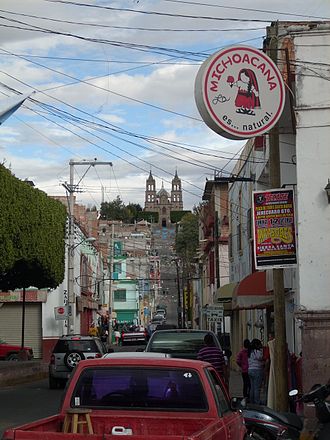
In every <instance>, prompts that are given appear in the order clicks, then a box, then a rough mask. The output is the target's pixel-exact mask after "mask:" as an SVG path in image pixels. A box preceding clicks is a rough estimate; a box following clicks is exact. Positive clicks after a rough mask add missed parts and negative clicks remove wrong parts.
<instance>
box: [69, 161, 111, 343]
mask: <svg viewBox="0 0 330 440" xmlns="http://www.w3.org/2000/svg"><path fill="white" fill-rule="evenodd" d="M69 165H70V183H69V184H68V183H67V182H66V183H64V184H63V186H64V188H65V189H66V190H67V192H68V193H69V200H68V210H69V222H68V223H69V224H68V253H67V257H68V273H67V286H68V329H67V334H69V335H72V334H74V332H75V316H76V295H75V292H74V248H75V245H74V193H75V192H79V190H78V185H79V183H80V181H81V180H82V179H80V181H79V182H78V184H76V185H75V184H74V166H76V165H84V166H86V165H89V167H88V169H87V171H86V172H85V173H84V176H85V175H86V174H87V172H88V170H89V169H90V168H91V167H93V166H95V165H110V166H112V162H100V161H98V160H97V159H94V160H92V161H88V160H83V161H75V160H73V159H70V162H69ZM84 176H83V177H84Z"/></svg>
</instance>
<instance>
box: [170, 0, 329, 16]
mask: <svg viewBox="0 0 330 440" xmlns="http://www.w3.org/2000/svg"><path fill="white" fill-rule="evenodd" d="M162 1H164V2H170V3H179V4H186V5H194V6H206V7H209V8H221V9H230V10H237V11H247V12H261V13H262V14H278V15H286V16H293V17H302V18H317V19H320V20H330V18H328V17H319V16H315V15H304V14H296V13H291V12H282V11H281V12H280V11H270V10H268V9H256V8H242V7H237V6H225V5H214V4H213V5H212V4H210V3H201V2H192V1H185V0H162ZM269 21H270V20H269ZM272 21H273V19H272Z"/></svg>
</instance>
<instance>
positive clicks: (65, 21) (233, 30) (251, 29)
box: [0, 9, 264, 32]
mask: <svg viewBox="0 0 330 440" xmlns="http://www.w3.org/2000/svg"><path fill="white" fill-rule="evenodd" d="M0 12H3V13H5V14H11V15H18V16H20V17H29V18H36V19H38V20H46V21H51V22H55V23H66V24H74V25H79V26H87V27H96V28H106V29H123V30H134V31H150V32H246V28H227V29H219V28H216V29H210V28H203V29H182V28H179V29H174V28H146V27H137V26H116V25H109V24H101V23H91V22H86V21H73V20H64V19H56V18H50V17H44V16H41V15H34V14H23V13H19V12H13V11H8V10H6V9H0ZM263 29H264V28H263V27H258V28H249V29H248V30H249V31H257V30H263Z"/></svg>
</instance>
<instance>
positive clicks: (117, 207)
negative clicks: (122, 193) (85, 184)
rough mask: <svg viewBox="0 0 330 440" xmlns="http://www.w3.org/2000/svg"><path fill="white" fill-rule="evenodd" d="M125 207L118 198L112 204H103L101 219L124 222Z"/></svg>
mask: <svg viewBox="0 0 330 440" xmlns="http://www.w3.org/2000/svg"><path fill="white" fill-rule="evenodd" d="M124 208H125V205H124V203H123V201H122V200H121V198H120V197H119V196H117V197H116V198H115V199H114V200H113V201H112V202H104V203H102V204H101V217H102V218H103V219H106V220H124Z"/></svg>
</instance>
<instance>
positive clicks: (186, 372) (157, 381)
mask: <svg viewBox="0 0 330 440" xmlns="http://www.w3.org/2000/svg"><path fill="white" fill-rule="evenodd" d="M71 406H75V407H88V408H93V407H98V408H99V407H111V408H118V409H120V408H125V409H128V410H130V409H132V410H134V409H136V408H138V407H142V408H143V410H146V411H148V410H157V409H159V410H164V408H166V410H167V411H207V410H208V406H207V400H206V397H205V393H204V389H203V386H202V383H201V381H200V377H199V375H198V374H197V372H196V371H194V370H191V369H189V368H188V369H177V368H176V369H168V368H163V367H159V368H157V367H153V368H146V367H145V366H144V367H123V366H111V367H94V368H89V369H86V370H85V371H83V373H82V374H81V377H80V378H79V381H78V383H77V385H76V387H75V390H74V392H73V395H72V400H71Z"/></svg>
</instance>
